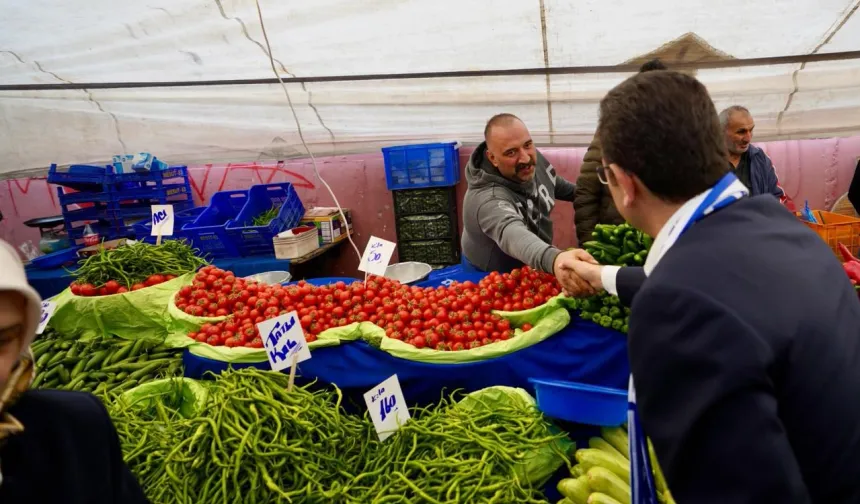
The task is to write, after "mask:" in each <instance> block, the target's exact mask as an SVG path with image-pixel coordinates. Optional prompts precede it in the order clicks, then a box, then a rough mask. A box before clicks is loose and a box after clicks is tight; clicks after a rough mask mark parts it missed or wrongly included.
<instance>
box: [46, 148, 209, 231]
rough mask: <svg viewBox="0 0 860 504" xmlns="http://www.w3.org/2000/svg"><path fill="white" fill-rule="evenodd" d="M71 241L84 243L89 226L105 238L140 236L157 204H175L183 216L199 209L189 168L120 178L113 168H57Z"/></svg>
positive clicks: (53, 179) (51, 176)
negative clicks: (138, 229)
mask: <svg viewBox="0 0 860 504" xmlns="http://www.w3.org/2000/svg"><path fill="white" fill-rule="evenodd" d="M48 182H49V183H51V184H56V185H58V186H60V187H58V188H57V196H58V198H59V202H60V208H61V209H62V212H63V219H64V221H65V228H66V231H67V232H68V234H69V238H70V239H72V240H74V241H75V242H76V243H79V244H80V243H82V241H83V234H84V229H85V227H86V225H87V224H90V227H91V228H92V229H93V231H95V232H97V233H98V234H99V236H100V237H101V238H102V239H105V240H112V239H115V238H125V237H134V236H135V228H134V226H135V224H138V223H140V222H141V221H148V220H149V217H150V214H151V209H150V207H151V205H167V204H170V205H173V210H174V212H176V213H178V212H181V211H183V210H187V209H189V208H191V207H193V206H194V203H193V200H192V192H191V184H190V181H189V179H188V169H187V167H185V166H171V167H168V168H166V169H162V170H153V171H147V172H132V173H115V172H114V168H113V166H110V165H108V166H90V165H72V166H70V167H68V168H66V169H59V168H57V165H51V168H50V170H49V172H48Z"/></svg>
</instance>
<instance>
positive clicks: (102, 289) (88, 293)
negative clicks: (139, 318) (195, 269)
mask: <svg viewBox="0 0 860 504" xmlns="http://www.w3.org/2000/svg"><path fill="white" fill-rule="evenodd" d="M174 278H176V275H150V276H149V277H148V278H147V279H146V280H144V281H143V282H140V283H136V284H133V285H131V286H130V287H126V286H125V285H122V284H120V283H119V282H117V281H116V280H108V281H107V282H105V283H104V285H101V286H95V285H93V284H90V283H78V282H72V284H71V285H69V290H71V291H72V294H74V295H75V296H84V297H93V296H110V295H113V294H123V293H125V292H128V291H137V290H140V289H144V288H146V287H152V286H153V285H158V284H161V283H164V282H167V281H169V280H173V279H174Z"/></svg>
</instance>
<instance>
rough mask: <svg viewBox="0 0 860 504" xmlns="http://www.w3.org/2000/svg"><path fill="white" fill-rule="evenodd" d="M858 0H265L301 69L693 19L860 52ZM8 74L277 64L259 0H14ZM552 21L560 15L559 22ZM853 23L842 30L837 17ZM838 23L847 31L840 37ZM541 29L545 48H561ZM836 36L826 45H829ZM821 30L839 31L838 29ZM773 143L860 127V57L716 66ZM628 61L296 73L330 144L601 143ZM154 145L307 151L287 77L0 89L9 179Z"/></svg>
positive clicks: (751, 34)
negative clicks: (498, 134) (530, 139)
mask: <svg viewBox="0 0 860 504" xmlns="http://www.w3.org/2000/svg"><path fill="white" fill-rule="evenodd" d="M857 4H858V0H822V1H812V0H800V1H794V2H779V1H771V2H749V1H741V0H731V1H726V2H718V3H714V2H710V1H706V0H687V1H680V0H671V1H670V0H654V1H652V2H639V1H634V0H625V1H619V2H605V1H598V0H584V1H578V2H566V1H562V0H544V2H543V12H541V2H539V1H534V2H523V1H517V0H492V1H490V0H441V1H436V2H427V1H420V0H374V1H371V0H368V1H364V2H354V1H348V0H315V1H313V2H298V1H277V2H276V1H274V0H261V5H262V8H263V14H264V19H265V23H266V29H267V32H268V35H269V40H270V42H271V44H272V51H273V54H274V56H275V58H276V60H277V61H276V66H277V68H278V69H279V71H280V73H281V74H282V76H284V77H289V76H302V77H308V76H330V75H362V74H381V73H389V74H390V73H413V72H438V71H459V70H498V69H516V68H540V67H543V66H545V64H548V65H549V66H551V67H559V66H593V65H615V64H621V63H624V62H627V61H631V60H635V59H636V58H638V57H640V56H642V55H643V54H647V53H649V52H651V51H654V50H656V49H658V48H659V47H661V46H663V45H664V44H667V43H670V42H672V41H673V40H675V39H677V38H679V37H682V36H684V35H685V34H688V33H694V34H696V35H697V36H698V37H699V39H701V40H702V41H703V42H704V43H705V44H707V45H709V46H711V47H712V48H713V49H714V50H715V51H716V53H717V54H718V55H719V57H723V58H742V59H743V58H760V57H771V56H784V55H794V54H808V53H811V52H812V51H814V50H816V49H818V52H820V53H827V52H837V51H849V50H857V49H860V14H855V15H853V16H851V17H848V21H847V22H845V23H844V26H841V27H840V23H841V22H843V20H844V19H845V18H846V17H847V16H848V14H850V13H851V9H852V8H854V9H856V5H857ZM0 9H2V12H3V13H4V14H3V16H2V18H0V85H10V84H59V83H92V82H101V83H105V82H151V81H160V82H175V81H199V80H221V79H253V78H271V77H273V74H272V71H271V68H270V65H269V60H268V57H267V56H266V52H265V48H264V47H265V46H264V42H263V36H262V31H261V29H260V23H259V21H258V19H257V11H256V7H255V4H254V2H253V0H233V1H230V0H171V1H168V0H152V1H147V2H117V3H115V2H108V1H107V0H90V1H88V2H62V1H60V0H33V1H29V2H20V1H15V0H0ZM542 19H543V22H542ZM837 29H838V30H837ZM834 32H835V35H832V37H831V34H832V33H834ZM544 40H545V41H546V46H545V47H544ZM825 41H826V43H824V42H825ZM822 44H823V45H822ZM697 76H698V78H699V79H700V80H702V81H703V82H704V83H705V84H706V85H707V86H708V88H709V90H710V91H711V93H712V96H713V98H714V101H715V103H716V105H717V107H718V108H722V107H724V106H728V105H731V104H742V105H745V106H747V107H749V108H750V109H751V110H752V112H753V114H754V116H755V119H756V122H757V134H756V139H757V140H768V139H787V138H809V137H825V136H837V135H851V134H856V133H858V132H860V60H847V61H838V62H826V63H811V64H808V65H806V66H805V67H804V68H803V69H802V70H801V66H800V65H799V64H791V65H770V66H754V67H737V68H723V69H713V70H707V69H705V70H700V71H699V72H698V74H697ZM625 77H626V74H622V73H600V74H593V73H592V74H588V73H586V74H569V75H553V76H551V77H549V78H546V77H545V76H542V75H540V76H514V77H469V78H427V79H408V80H381V81H341V82H328V83H307V84H304V85H301V84H289V85H288V89H289V91H290V94H291V97H292V99H293V103H294V105H295V107H296V113H297V114H298V117H299V121H300V123H301V126H302V129H303V132H304V134H305V137H306V140H307V141H308V143H309V145H310V147H311V149H312V150H313V152H314V153H316V154H333V153H335V154H341V153H349V152H357V151H366V150H375V149H378V148H379V147H381V146H384V145H392V144H398V143H410V142H421V141H436V140H448V139H457V140H460V141H462V142H464V143H470V142H477V141H479V140H480V139H481V135H482V131H483V125H484V122H485V121H486V120H487V118H489V117H490V116H491V115H493V114H495V113H497V112H501V111H507V112H512V113H515V114H518V115H520V116H521V117H522V118H523V119H524V120H525V121H526V123H527V124H528V126H529V128H530V129H531V131H532V133H533V135H534V137H535V139H536V140H537V141H538V142H540V143H542V144H558V145H582V144H585V143H587V142H588V141H590V139H591V137H592V135H593V132H594V129H595V126H596V121H597V104H598V102H599V100H600V98H601V97H602V96H603V95H604V94H605V93H606V91H608V90H609V89H610V88H611V87H612V86H614V85H615V84H617V83H618V82H619V81H620V80H622V79H623V78H625ZM139 151H147V152H152V153H154V154H155V155H157V156H159V157H160V158H162V159H165V160H167V161H169V162H173V163H180V162H184V163H195V162H224V161H249V160H255V159H278V158H289V157H297V156H302V155H304V153H305V152H304V149H303V147H302V146H301V143H300V142H299V138H298V135H297V131H296V126H295V122H294V119H293V117H292V113H291V112H290V110H289V108H288V107H287V103H286V100H285V98H284V95H283V90H282V89H281V87H280V86H279V85H269V84H264V85H231V86H197V87H148V88H139V89H88V90H65V91H58V90H40V91H19V90H11V91H9V90H7V91H0V154H2V156H0V177H8V176H12V175H14V174H16V173H22V172H24V171H29V170H39V169H45V168H46V167H47V166H48V165H49V164H50V163H51V162H57V163H75V162H97V161H104V160H107V159H110V157H111V156H112V155H113V154H118V153H123V152H139Z"/></svg>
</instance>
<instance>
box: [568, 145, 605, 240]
mask: <svg viewBox="0 0 860 504" xmlns="http://www.w3.org/2000/svg"><path fill="white" fill-rule="evenodd" d="M601 157H602V154H601V151H600V145H598V143H597V138H595V139H594V140H593V141H592V142H591V145H590V146H589V147H588V151H587V152H586V153H585V157H584V158H583V161H582V167H581V168H580V171H579V178H577V179H576V194H575V195H574V198H573V211H574V213H573V222H574V223H575V224H576V239H577V240H578V241H579V245H580V246H582V244H583V243H585V242H587V241H588V240H590V239H591V233H592V232H593V231H594V226H596V225H597V223H598V221H599V220H600V199H601V197H602V194H603V187H601V186H602V185H603V184H601V183H600V179H598V178H597V167H598V166H600V164H601V163H602V162H603V161H602V159H601Z"/></svg>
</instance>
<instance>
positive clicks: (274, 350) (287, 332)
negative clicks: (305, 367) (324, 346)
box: [257, 311, 311, 371]
mask: <svg viewBox="0 0 860 504" xmlns="http://www.w3.org/2000/svg"><path fill="white" fill-rule="evenodd" d="M257 330H258V331H260V336H262V337H263V345H264V346H265V347H266V354H267V355H268V356H269V364H271V366H272V370H273V371H283V370H284V369H287V368H289V367H290V366H291V365H292V363H293V362H292V361H293V355H296V356H297V359H296V363H299V362H303V361H306V360H308V359H310V358H311V351H310V349H309V348H308V342H307V341H306V340H305V332H304V331H302V326H301V324H299V317H298V315H297V314H296V312H294V311H293V312H290V313H285V314H284V315H281V316H278V317H275V318H273V319H269V320H264V321H262V322H260V323H259V324H257Z"/></svg>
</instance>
